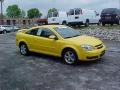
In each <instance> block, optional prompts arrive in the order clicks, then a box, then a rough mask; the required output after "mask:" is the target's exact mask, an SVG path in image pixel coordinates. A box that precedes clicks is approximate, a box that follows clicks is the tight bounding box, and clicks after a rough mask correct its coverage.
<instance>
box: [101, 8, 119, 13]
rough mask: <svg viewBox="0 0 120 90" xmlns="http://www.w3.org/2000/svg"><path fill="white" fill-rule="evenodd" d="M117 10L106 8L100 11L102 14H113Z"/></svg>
mask: <svg viewBox="0 0 120 90" xmlns="http://www.w3.org/2000/svg"><path fill="white" fill-rule="evenodd" d="M116 10H117V9H115V8H107V9H104V10H103V11H102V13H110V14H111V13H115V12H116Z"/></svg>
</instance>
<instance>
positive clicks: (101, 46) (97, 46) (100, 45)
mask: <svg viewBox="0 0 120 90" xmlns="http://www.w3.org/2000/svg"><path fill="white" fill-rule="evenodd" d="M95 48H97V49H101V48H103V44H99V45H96V46H95Z"/></svg>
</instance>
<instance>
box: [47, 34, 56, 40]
mask: <svg viewBox="0 0 120 90" xmlns="http://www.w3.org/2000/svg"><path fill="white" fill-rule="evenodd" d="M49 39H55V40H56V39H57V38H56V36H55V35H50V36H49Z"/></svg>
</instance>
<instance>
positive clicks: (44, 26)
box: [32, 25, 67, 29]
mask: <svg viewBox="0 0 120 90" xmlns="http://www.w3.org/2000/svg"><path fill="white" fill-rule="evenodd" d="M57 27H67V26H64V25H43V26H36V27H32V28H50V29H53V28H57Z"/></svg>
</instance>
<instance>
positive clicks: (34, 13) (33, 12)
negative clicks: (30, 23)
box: [27, 8, 42, 18]
mask: <svg viewBox="0 0 120 90" xmlns="http://www.w3.org/2000/svg"><path fill="white" fill-rule="evenodd" d="M27 16H28V18H36V17H41V16H42V13H41V12H40V11H39V10H38V9H37V8H32V9H29V10H28V11H27Z"/></svg>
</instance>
